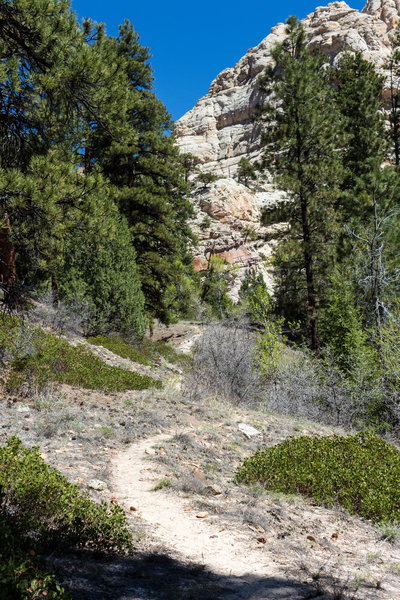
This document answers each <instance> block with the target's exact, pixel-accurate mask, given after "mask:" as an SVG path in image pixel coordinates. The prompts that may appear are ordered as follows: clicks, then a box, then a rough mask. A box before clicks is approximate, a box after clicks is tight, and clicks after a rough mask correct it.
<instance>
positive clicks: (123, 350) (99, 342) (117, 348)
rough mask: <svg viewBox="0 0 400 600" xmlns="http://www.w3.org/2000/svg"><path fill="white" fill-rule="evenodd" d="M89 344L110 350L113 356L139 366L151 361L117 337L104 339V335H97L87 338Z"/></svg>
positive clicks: (148, 363)
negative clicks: (115, 355)
mask: <svg viewBox="0 0 400 600" xmlns="http://www.w3.org/2000/svg"><path fill="white" fill-rule="evenodd" d="M87 341H88V342H89V344H94V345H95V346H103V348H107V350H111V352H114V354H118V356H121V357H122V358H129V360H133V361H134V362H137V363H139V364H141V365H150V364H151V361H150V360H149V358H148V357H147V356H146V355H145V354H144V352H142V351H141V350H140V349H139V348H135V347H134V346H132V345H131V344H127V343H126V342H124V341H122V340H120V339H119V338H117V337H106V336H104V335H97V336H96V337H89V338H88V339H87Z"/></svg>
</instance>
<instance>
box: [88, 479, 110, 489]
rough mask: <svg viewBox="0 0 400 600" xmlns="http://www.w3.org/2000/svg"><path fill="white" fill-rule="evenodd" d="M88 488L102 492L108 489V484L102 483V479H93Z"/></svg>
mask: <svg viewBox="0 0 400 600" xmlns="http://www.w3.org/2000/svg"><path fill="white" fill-rule="evenodd" d="M88 487H90V488H92V490H97V491H98V492H101V490H105V489H106V488H107V484H106V482H105V481H101V479H91V480H90V481H89V482H88Z"/></svg>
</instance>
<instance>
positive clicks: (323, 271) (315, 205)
mask: <svg viewBox="0 0 400 600" xmlns="http://www.w3.org/2000/svg"><path fill="white" fill-rule="evenodd" d="M287 36H288V37H287V39H286V40H285V42H283V43H282V44H279V45H277V46H276V47H275V48H274V49H273V51H272V57H273V59H274V62H275V64H274V66H273V67H271V68H268V69H267V70H266V72H265V74H264V75H263V77H262V78H261V89H262V91H264V92H266V93H272V97H271V100H270V101H269V102H268V103H267V104H266V105H265V106H264V107H263V109H262V113H261V116H260V120H261V121H262V123H263V125H264V134H263V139H264V143H265V150H264V156H263V165H264V166H268V167H269V168H271V170H272V172H273V173H274V175H275V178H276V180H277V182H278V184H279V186H280V187H281V188H282V189H284V190H285V191H286V192H287V193H288V195H289V197H290V198H291V200H292V204H291V205H288V211H289V224H290V230H289V234H288V236H287V237H286V240H285V241H283V242H281V244H280V245H279V253H278V254H276V256H275V267H276V270H277V271H278V273H279V274H278V277H277V281H278V288H277V289H276V292H277V297H278V303H279V301H280V299H283V302H284V303H285V300H284V299H285V298H287V297H292V298H293V295H296V296H297V300H296V304H297V306H298V307H301V308H300V312H301V313H302V315H301V316H302V321H303V323H305V326H306V329H307V332H308V337H309V339H310V345H311V348H312V349H313V350H314V352H316V353H317V354H318V352H319V348H320V341H319V333H318V310H319V304H320V302H321V301H323V290H324V285H325V284H326V281H327V278H328V276H329V272H330V271H331V270H332V267H333V264H334V261H335V242H336V236H337V228H336V223H337V215H336V212H335V201H336V196H337V191H338V185H339V183H340V181H341V164H340V160H339V157H338V152H337V148H338V147H339V146H340V144H341V140H340V137H339V133H338V131H339V127H338V125H339V124H340V114H339V113H338V111H337V110H336V108H335V101H334V90H333V88H332V86H331V72H330V69H329V66H328V64H327V61H326V58H325V57H324V56H323V55H322V53H320V52H318V51H314V52H310V51H309V50H308V49H307V47H306V45H305V33H304V29H303V27H302V25H301V23H299V22H298V21H297V19H296V18H295V17H290V18H289V19H288V21H287ZM283 257H285V262H283V261H282V258H283ZM285 316H291V315H285Z"/></svg>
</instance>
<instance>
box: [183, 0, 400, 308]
mask: <svg viewBox="0 0 400 600" xmlns="http://www.w3.org/2000/svg"><path fill="white" fill-rule="evenodd" d="M399 14H400V0H368V1H367V3H366V5H365V7H364V9H363V10H362V11H361V12H360V11H358V10H355V9H352V8H350V7H349V6H348V5H347V4H346V3H345V2H331V3H330V4H328V5H327V6H322V7H319V8H317V9H316V10H315V11H314V12H313V13H311V14H310V15H308V16H307V17H306V18H305V19H303V21H302V23H303V25H304V27H305V30H306V32H307V44H308V45H309V46H310V47H315V46H319V47H320V48H321V49H322V51H323V52H324V53H325V54H326V55H327V56H328V57H329V59H330V61H331V63H332V64H333V65H334V64H335V62H336V61H337V60H338V57H339V56H340V53H341V52H342V51H343V50H344V48H345V47H346V48H347V49H349V50H353V51H359V52H361V53H362V55H363V56H364V58H365V59H367V60H370V61H371V62H372V63H374V64H375V65H376V67H377V68H378V69H382V68H383V65H384V63H385V61H386V60H387V58H388V56H389V55H390V38H391V35H392V34H393V31H394V28H395V27H396V25H397V22H398V20H399ZM288 16H289V15H288ZM284 38H285V25H284V24H283V23H279V24H278V25H276V26H275V27H273V28H272V30H271V32H270V34H269V35H268V36H267V37H266V38H265V39H263V40H262V41H261V43H260V44H258V46H256V47H255V48H250V50H248V51H247V52H246V54H245V56H243V58H241V59H240V60H239V61H238V63H237V64H236V65H235V66H234V67H232V68H227V69H225V70H224V71H222V72H221V73H220V74H219V75H218V76H217V77H216V78H215V79H214V81H212V83H211V85H210V89H209V91H208V93H207V95H206V96H204V97H203V98H200V99H199V100H198V102H197V103H196V105H195V106H194V107H193V108H192V109H191V110H190V111H189V112H187V113H186V114H185V115H184V116H183V117H182V118H181V119H179V121H177V123H176V126H175V131H174V135H175V137H176V140H177V142H178V144H179V146H180V149H181V152H182V153H191V154H193V155H194V156H196V157H197V160H198V168H199V169H200V170H201V171H203V172H206V173H212V174H214V175H216V176H218V178H219V179H218V180H217V181H216V182H214V183H212V184H211V185H208V186H204V185H197V186H194V191H193V194H192V201H193V204H194V207H195V212H196V218H195V219H194V222H193V227H194V230H195V232H196V233H197V235H198V236H199V247H198V249H197V250H196V256H195V267H196V269H198V270H204V269H205V268H207V261H208V259H209V257H210V255H211V254H217V255H219V256H221V257H222V258H224V259H225V260H226V261H227V262H228V263H233V264H237V265H238V267H239V278H238V280H237V282H236V286H235V288H234V290H233V296H234V297H235V296H236V294H237V290H238V287H239V286H240V282H241V280H242V279H243V277H244V274H245V272H246V270H247V269H262V270H263V271H264V275H265V276H266V277H267V280H269V281H270V279H269V277H268V269H267V268H265V265H264V257H268V256H270V254H271V251H272V247H273V244H274V230H276V229H279V227H276V226H275V228H272V230H271V227H269V228H264V227H261V225H260V215H261V210H262V208H263V207H264V206H265V205H268V204H276V203H279V202H281V201H282V200H284V199H285V198H284V195H283V194H282V193H280V192H279V191H278V190H276V189H275V188H274V186H273V185H272V182H271V179H270V178H269V177H268V175H267V176H266V180H265V181H263V182H261V184H260V185H258V186H250V188H251V189H249V188H248V187H246V186H244V185H241V184H240V183H238V182H237V181H236V172H237V165H238V162H239V160H240V159H241V158H242V157H247V158H249V159H250V161H253V162H254V161H255V160H257V159H258V158H259V156H260V153H261V151H262V144H261V136H260V126H259V125H258V124H257V123H255V122H254V121H253V117H254V115H255V113H256V109H257V105H258V104H260V103H262V102H263V101H265V99H266V98H265V97H264V96H263V94H262V93H261V92H260V90H259V88H258V76H259V75H260V74H261V73H262V71H263V70H264V68H265V67H266V66H267V65H268V64H270V63H271V62H272V59H271V56H270V52H271V49H272V48H273V46H274V45H275V44H276V43H277V42H281V41H283V40H284ZM206 215H208V217H209V219H206V220H204V217H205V216H206ZM209 220H211V224H210V225H209V227H205V224H208V221H209ZM249 227H250V228H251V229H253V230H254V231H255V232H256V234H257V236H258V237H257V239H256V240H249V239H248V237H247V236H246V235H245V234H242V232H243V230H245V231H246V228H249ZM252 237H254V236H252Z"/></svg>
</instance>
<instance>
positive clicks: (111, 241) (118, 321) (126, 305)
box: [57, 197, 146, 339]
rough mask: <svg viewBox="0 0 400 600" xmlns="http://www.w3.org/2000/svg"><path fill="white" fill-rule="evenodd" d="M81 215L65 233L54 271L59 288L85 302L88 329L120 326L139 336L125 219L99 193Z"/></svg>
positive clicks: (138, 294)
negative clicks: (100, 199) (63, 248)
mask: <svg viewBox="0 0 400 600" xmlns="http://www.w3.org/2000/svg"><path fill="white" fill-rule="evenodd" d="M96 213H97V214H96ZM100 213H101V214H100ZM84 220H85V221H86V222H81V223H80V226H79V227H75V228H74V230H73V232H72V233H71V235H70V236H68V238H67V242H66V243H67V249H66V252H65V254H64V260H63V261H62V262H61V263H60V264H59V266H58V272H57V279H58V282H59V285H60V292H61V294H62V296H63V297H64V298H65V300H66V301H67V302H68V301H74V302H76V301H77V300H81V301H82V303H85V302H87V303H89V317H88V323H87V324H86V329H87V333H88V334H90V335H97V334H100V333H108V332H110V331H118V332H120V333H122V334H124V335H126V336H129V338H134V339H141V338H142V337H143V334H144V331H145V328H146V321H145V318H144V297H143V293H142V290H141V285H140V280H139V277H138V275H137V268H136V254H135V250H134V248H133V244H132V237H131V234H130V231H129V226H128V224H127V222H126V219H125V218H124V217H121V215H119V213H118V209H117V207H116V206H115V205H114V204H113V202H111V201H107V199H104V201H103V203H102V206H101V207H100V205H99V202H98V197H97V202H96V205H95V207H94V210H91V211H90V212H88V213H87V214H86V215H85V216H84ZM88 221H89V222H88Z"/></svg>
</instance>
